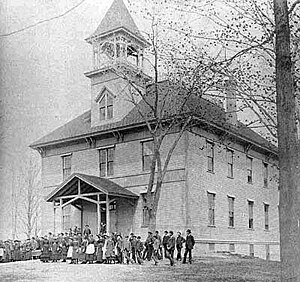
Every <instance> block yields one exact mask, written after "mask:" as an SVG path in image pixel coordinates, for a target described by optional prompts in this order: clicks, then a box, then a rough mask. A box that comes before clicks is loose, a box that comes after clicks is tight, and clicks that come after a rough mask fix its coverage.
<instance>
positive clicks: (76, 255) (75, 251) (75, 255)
mask: <svg viewBox="0 0 300 282" xmlns="http://www.w3.org/2000/svg"><path fill="white" fill-rule="evenodd" d="M78 258H79V248H78V247H73V252H72V259H78Z"/></svg>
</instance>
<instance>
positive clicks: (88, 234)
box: [83, 224, 92, 239]
mask: <svg viewBox="0 0 300 282" xmlns="http://www.w3.org/2000/svg"><path fill="white" fill-rule="evenodd" d="M91 234H92V231H91V229H90V227H89V225H88V224H87V225H86V226H85V227H84V231H83V236H84V238H85V239H88V238H89V236H90V235H91Z"/></svg>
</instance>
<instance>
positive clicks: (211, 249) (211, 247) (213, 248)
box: [208, 243, 216, 252]
mask: <svg viewBox="0 0 300 282" xmlns="http://www.w3.org/2000/svg"><path fill="white" fill-rule="evenodd" d="M215 246H216V245H215V243H208V249H209V251H211V252H214V251H215Z"/></svg>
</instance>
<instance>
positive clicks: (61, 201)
mask: <svg viewBox="0 0 300 282" xmlns="http://www.w3.org/2000/svg"><path fill="white" fill-rule="evenodd" d="M62 205H63V199H59V207H60V232H63V231H64V213H63V206H62Z"/></svg>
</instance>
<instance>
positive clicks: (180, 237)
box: [176, 231, 185, 260]
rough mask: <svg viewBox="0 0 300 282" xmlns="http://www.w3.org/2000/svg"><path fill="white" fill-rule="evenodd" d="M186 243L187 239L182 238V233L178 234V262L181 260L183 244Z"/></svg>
mask: <svg viewBox="0 0 300 282" xmlns="http://www.w3.org/2000/svg"><path fill="white" fill-rule="evenodd" d="M184 242H185V239H184V238H183V237H182V236H181V232H179V231H178V232H177V237H176V250H177V257H176V260H181V259H182V257H181V249H182V246H183V243H184Z"/></svg>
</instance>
